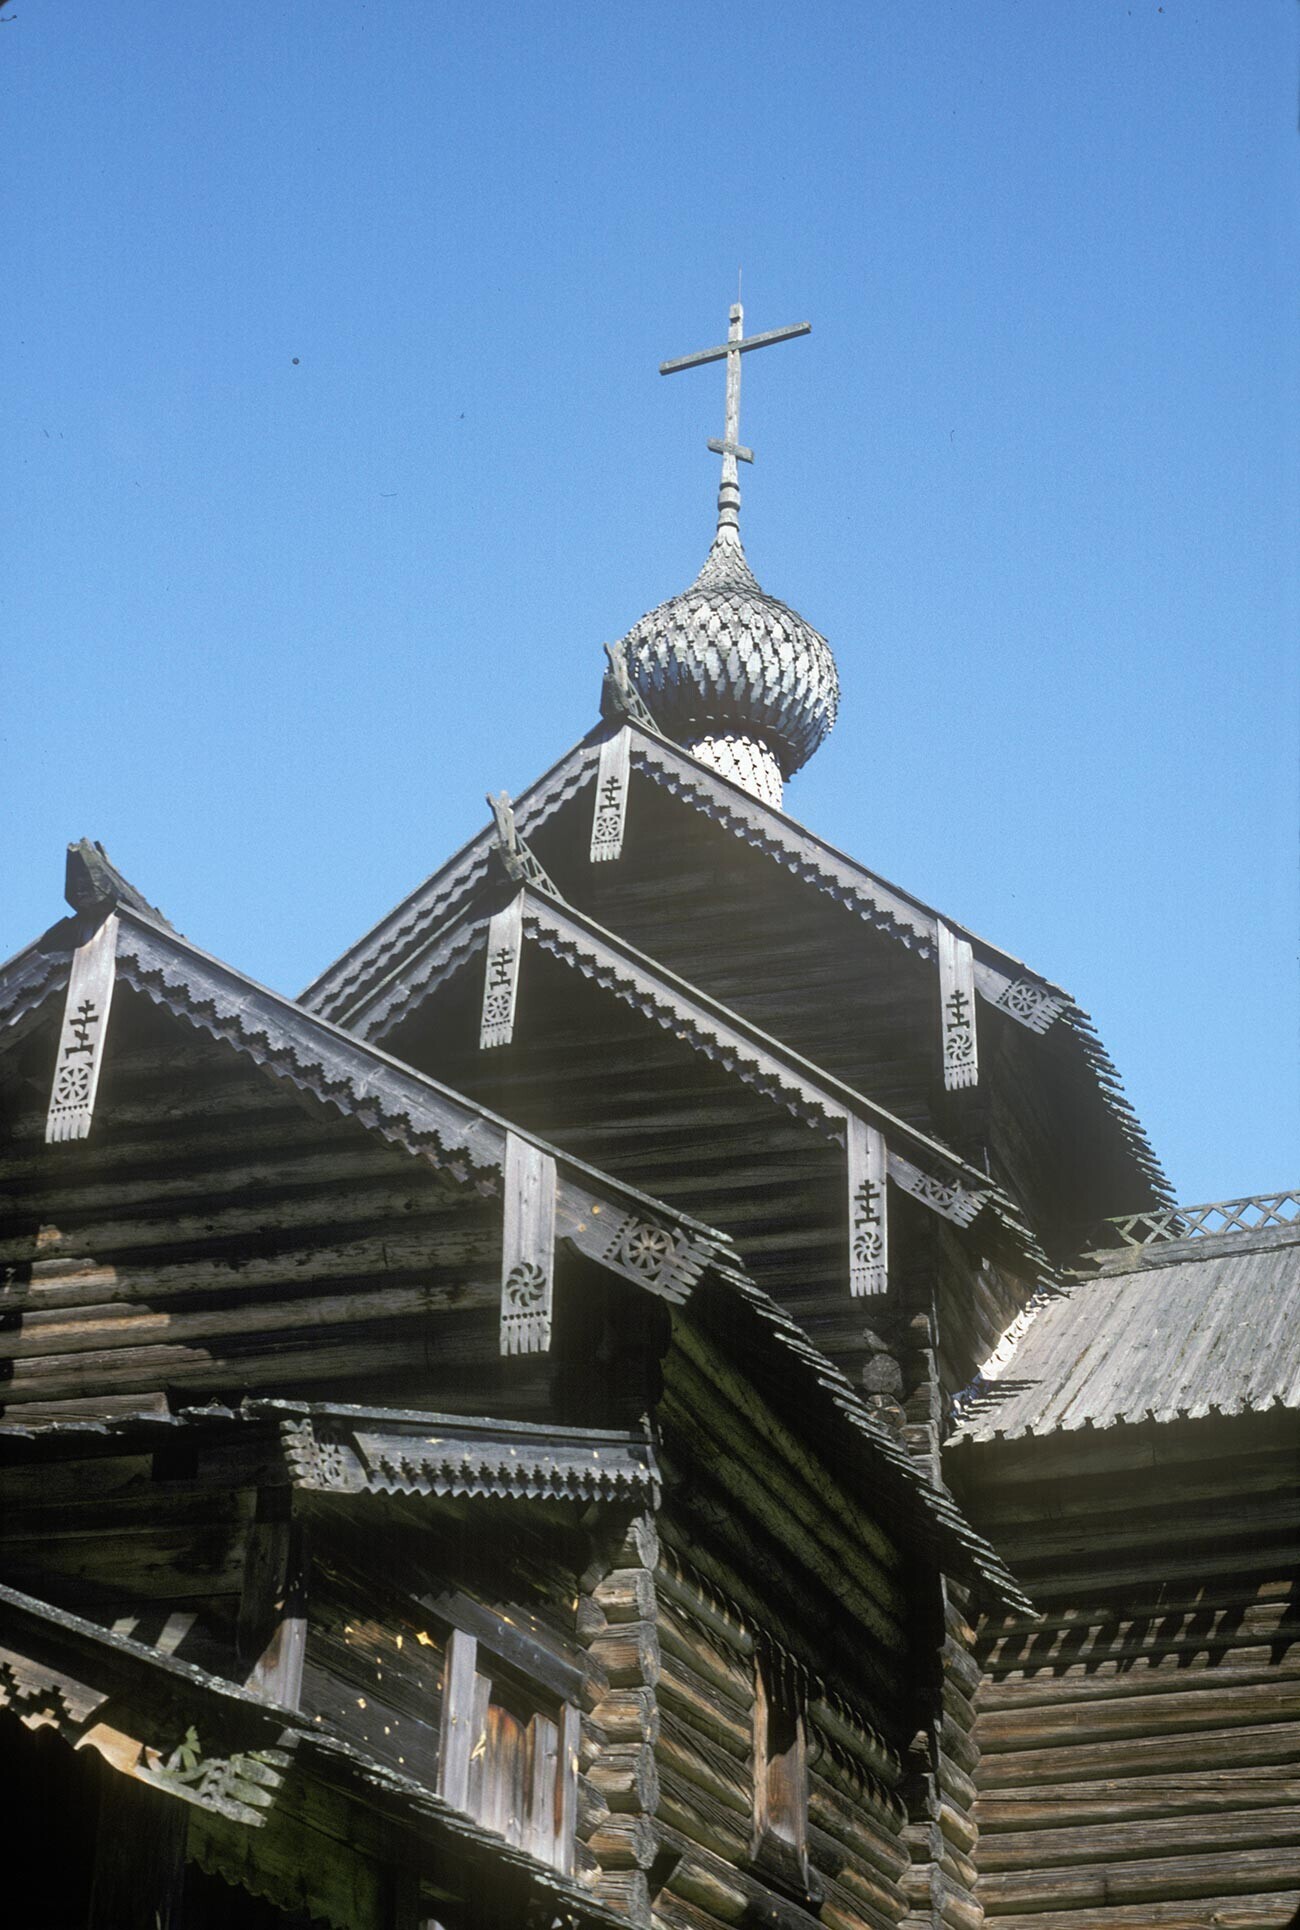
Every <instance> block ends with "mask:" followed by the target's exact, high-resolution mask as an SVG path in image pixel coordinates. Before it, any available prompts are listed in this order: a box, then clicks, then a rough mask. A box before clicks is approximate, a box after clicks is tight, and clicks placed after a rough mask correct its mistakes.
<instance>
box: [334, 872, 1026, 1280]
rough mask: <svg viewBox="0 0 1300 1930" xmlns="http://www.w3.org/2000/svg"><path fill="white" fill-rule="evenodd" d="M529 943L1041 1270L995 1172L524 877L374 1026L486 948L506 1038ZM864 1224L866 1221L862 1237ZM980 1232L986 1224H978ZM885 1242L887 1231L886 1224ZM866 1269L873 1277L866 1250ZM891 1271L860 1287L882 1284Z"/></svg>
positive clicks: (427, 994)
mask: <svg viewBox="0 0 1300 1930" xmlns="http://www.w3.org/2000/svg"><path fill="white" fill-rule="evenodd" d="M529 945H533V946H535V947H536V948H537V949H538V950H540V951H542V952H545V953H547V954H549V955H550V956H551V957H552V958H554V959H556V960H557V961H558V962H559V963H561V964H563V965H565V966H567V967H569V968H570V969H571V970H573V971H575V972H576V973H578V974H579V975H580V976H581V977H582V978H585V979H587V980H589V981H590V982H591V983H593V984H595V985H597V986H599V987H600V988H601V989H603V990H605V991H607V992H609V993H611V994H612V995H613V996H614V997H615V998H617V999H618V1000H619V1001H620V1002H621V1003H622V1004H624V1005H626V1006H628V1007H630V1008H631V1009H632V1010H634V1011H636V1012H638V1013H640V1014H641V1016H642V1017H644V1018H646V1019H648V1020H650V1021H651V1022H652V1023H653V1024H656V1025H658V1026H660V1027H661V1028H663V1029H664V1030H665V1031H668V1032H671V1033H672V1034H673V1036H674V1037H676V1038H678V1039H680V1040H681V1041H682V1042H683V1043H684V1044H687V1045H689V1046H690V1047H691V1048H692V1049H693V1050H694V1051H696V1052H699V1053H701V1054H703V1055H704V1056H705V1057H706V1058H708V1059H710V1060H712V1061H714V1062H715V1063H717V1064H719V1065H721V1066H722V1067H724V1068H725V1069H726V1070H727V1071H728V1072H730V1073H732V1074H733V1075H734V1076H735V1077H736V1078H737V1079H739V1080H740V1081H741V1082H742V1083H743V1084H745V1085H747V1086H749V1087H751V1088H752V1089H753V1090H754V1091H756V1092H759V1093H761V1094H762V1095H763V1096H764V1097H766V1098H767V1099H769V1100H770V1101H771V1102H772V1103H773V1104H774V1105H778V1106H781V1107H783V1108H784V1109H785V1110H786V1111H788V1112H790V1113H791V1114H793V1116H794V1117H795V1118H797V1119H799V1120H801V1121H802V1122H803V1123H804V1124H806V1125H808V1126H810V1127H812V1128H813V1130H815V1131H817V1132H819V1133H820V1134H821V1135H822V1136H823V1137H824V1138H826V1139H829V1140H831V1141H832V1142H833V1143H835V1144H837V1145H840V1146H843V1147H844V1148H845V1149H846V1151H847V1152H848V1154H849V1164H850V1167H851V1168H852V1169H853V1177H852V1179H851V1182H850V1191H851V1194H852V1196H853V1197H854V1198H855V1199H856V1198H857V1196H858V1194H859V1192H860V1190H861V1187H862V1186H863V1185H870V1184H873V1183H874V1184H876V1185H879V1184H881V1183H882V1182H883V1178H884V1176H885V1173H886V1172H887V1175H888V1178H889V1180H890V1181H891V1182H892V1183H893V1184H894V1185H895V1186H898V1187H899V1188H900V1189H901V1190H902V1191H903V1192H905V1193H909V1194H911V1195H912V1196H913V1198H915V1199H917V1200H918V1201H919V1202H920V1203H921V1204H922V1205H923V1206H926V1207H928V1208H929V1209H930V1210H931V1211H932V1212H934V1213H937V1214H938V1215H940V1217H941V1218H943V1219H946V1220H949V1221H951V1222H952V1223H953V1224H954V1225H956V1226H958V1227H969V1228H975V1227H976V1226H977V1223H978V1222H980V1220H981V1216H987V1225H986V1237H985V1239H984V1241H982V1242H981V1244H984V1245H987V1244H988V1234H989V1232H991V1233H992V1238H993V1243H994V1245H995V1246H996V1247H999V1248H1004V1247H1009V1248H1010V1249H1011V1250H1012V1251H1013V1252H1014V1253H1015V1255H1016V1257H1017V1259H1018V1260H1019V1261H1020V1262H1021V1263H1023V1264H1026V1265H1027V1266H1028V1268H1029V1270H1030V1272H1031V1273H1032V1274H1034V1275H1035V1276H1037V1275H1038V1274H1040V1273H1041V1272H1043V1271H1045V1270H1046V1268H1047V1261H1046V1258H1045V1256H1044V1255H1043V1253H1042V1251H1041V1248H1040V1247H1039V1246H1038V1243H1037V1241H1036V1239H1035V1238H1034V1235H1033V1233H1032V1232H1031V1231H1030V1229H1029V1227H1028V1226H1027V1225H1026V1224H1025V1222H1024V1219H1023V1217H1022V1216H1021V1214H1020V1213H1019V1212H1018V1210H1017V1209H1016V1207H1015V1205H1014V1204H1013V1203H1012V1201H1011V1200H1010V1199H1009V1198H1008V1197H1007V1195H1006V1194H1005V1193H1004V1192H1003V1191H1002V1190H1001V1188H999V1187H998V1186H997V1185H996V1183H995V1182H994V1181H993V1180H991V1179H990V1178H989V1177H988V1175H987V1174H985V1173H982V1172H980V1171H979V1170H978V1169H977V1168H976V1167H973V1166H971V1165H969V1164H967V1162H966V1161H965V1160H963V1159H962V1158H960V1156H959V1155H958V1154H956V1153H955V1152H953V1151H952V1150H951V1148H949V1147H947V1146H945V1145H944V1144H943V1143H942V1142H941V1141H939V1140H937V1139H934V1138H932V1137H930V1136H929V1135H928V1134H925V1133H923V1132H921V1131H920V1130H919V1129H918V1128H917V1127H915V1126H912V1125H909V1124H908V1123H907V1122H906V1121H905V1120H902V1119H899V1118H898V1117H897V1116H896V1115H894V1114H893V1113H891V1112H889V1111H887V1110H886V1109H885V1108H884V1107H883V1106H879V1105H877V1104H876V1103H875V1102H874V1101H873V1100H871V1099H869V1098H867V1097H865V1096H864V1095H863V1094H861V1093H859V1092H855V1091H853V1090H852V1089H851V1088H850V1087H848V1086H846V1085H844V1084H843V1083H842V1082H841V1081H840V1080H838V1079H836V1078H835V1077H834V1075H833V1074H830V1073H828V1072H826V1071H824V1070H823V1069H822V1068H820V1067H817V1066H814V1065H812V1064H810V1063H809V1062H808V1061H807V1060H804V1059H802V1058H801V1057H800V1056H799V1055H798V1054H797V1053H795V1052H794V1051H793V1050H792V1049H791V1048H790V1047H788V1046H787V1045H785V1044H784V1043H783V1042H782V1041H780V1040H778V1039H774V1038H771V1037H770V1036H769V1035H768V1034H766V1033H764V1032H762V1031H761V1030H760V1029H759V1028H758V1027H757V1026H755V1025H753V1024H751V1023H750V1022H749V1021H748V1020H747V1019H745V1018H743V1017H742V1016H741V1015H740V1014H738V1013H736V1012H733V1011H730V1010H729V1009H728V1008H727V1007H725V1006H723V1005H721V1004H719V1003H718V1002H717V1001H716V1000H714V999H712V998H710V997H709V996H708V994H707V993H705V992H702V991H700V990H699V988H698V987H696V986H692V985H689V984H687V983H686V981H684V980H683V979H680V978H678V977H677V976H676V975H675V974H674V973H672V972H670V971H668V970H667V969H666V968H665V967H664V966H662V965H660V964H658V962H657V961H655V960H654V959H651V958H647V957H645V956H644V954H642V953H640V952H637V951H635V950H633V948H632V947H631V946H629V945H627V944H626V943H624V941H622V940H621V939H619V938H618V937H617V936H616V935H615V934H613V933H611V932H608V931H605V930H603V929H602V928H601V927H600V926H599V925H597V924H595V922H594V921H593V920H591V919H589V918H587V917H586V916H585V915H584V914H583V913H581V912H579V911H576V910H575V909H574V908H573V907H572V906H570V905H565V904H563V903H557V902H555V901H552V900H548V899H547V898H546V897H544V896H543V895H542V894H540V893H537V892H534V891H532V890H530V889H529V888H528V887H524V888H523V889H522V890H521V891H520V892H519V893H518V894H517V896H516V897H514V898H512V900H511V901H510V904H509V905H508V906H506V907H505V908H504V910H502V911H499V912H496V913H494V914H493V915H492V916H491V918H490V919H488V920H487V921H486V922H485V921H484V920H483V918H482V916H481V915H478V916H476V915H475V914H474V913H473V912H472V911H468V912H467V913H466V914H465V916H464V917H463V918H462V919H461V920H459V921H457V922H455V923H454V924H453V925H452V926H451V928H450V929H444V930H443V931H442V932H441V933H440V934H439V935H438V939H437V942H436V943H434V944H432V945H431V946H430V947H429V948H428V949H427V951H426V952H425V954H424V955H423V957H422V958H421V961H420V966H419V970H418V972H417V971H414V970H413V971H412V972H411V973H410V975H409V977H407V978H406V979H405V980H404V982H403V984H402V986H401V988H400V996H398V993H397V988H394V994H393V999H392V1003H391V1004H390V1005H389V1006H388V1007H387V1008H386V1009H383V1010H382V1012H381V1013H376V1015H375V1019H374V1030H373V1032H372V1035H371V1036H372V1037H376V1038H379V1039H382V1038H384V1037H386V1036H387V1035H389V1034H390V1033H391V1032H393V1030H394V1029H395V1028H396V1027H397V1026H398V1025H399V1024H400V1023H401V1022H402V1021H404V1020H405V1019H407V1018H409V1017H410V1016H411V1014H412V1012H414V1011H415V1010H416V1009H418V1007H419V1006H420V1005H421V1004H423V1003H424V1002H425V1001H426V1000H428V999H430V998H432V997H434V996H436V994H437V992H438V991H439V990H440V989H441V988H442V987H443V986H445V985H447V984H449V983H450V982H451V981H452V980H453V979H454V978H456V977H458V976H459V974H460V973H461V972H462V971H464V970H465V969H467V968H468V967H469V966H470V964H471V963H472V962H474V961H476V960H477V958H478V957H479V955H480V954H482V955H483V958H484V964H483V974H484V976H483V1003H482V1017H481V1022H480V1028H479V1045H480V1048H481V1049H483V1050H493V1049H497V1048H499V1047H502V1046H506V1045H508V1044H509V1043H510V1042H511V1040H512V1038H513V1032H514V1010H515V999H516V996H517V990H518V985H519V982H520V978H521V975H522V974H523V973H524V971H525V970H526V965H525V964H524V954H525V951H526V949H527V947H528V946H529ZM872 1135H874V1137H875V1139H876V1140H878V1141H879V1143H880V1147H881V1153H880V1155H879V1157H880V1159H881V1161H882V1164H881V1171H880V1173H879V1174H869V1173H868V1172H867V1166H868V1165H869V1164H870V1157H871V1156H870V1154H869V1152H868V1147H869V1145H870V1143H871V1140H870V1136H872ZM865 1237H866V1235H865V1232H864V1239H865ZM977 1237H978V1236H977ZM881 1244H882V1245H883V1232H882V1235H881ZM857 1259H858V1260H859V1261H860V1262H861V1270H860V1277H861V1278H862V1279H863V1281H864V1282H865V1281H866V1279H867V1278H868V1277H871V1278H875V1277H876V1276H875V1274H874V1272H873V1273H872V1274H870V1275H868V1273H867V1271H866V1269H867V1268H868V1266H870V1267H872V1268H875V1267H876V1266H878V1265H879V1261H878V1260H876V1259H872V1260H870V1261H868V1260H867V1258H866V1255H865V1252H864V1253H863V1254H861V1255H858V1256H857ZM883 1288H884V1283H883V1279H881V1280H880V1281H879V1284H878V1285H877V1286H875V1287H866V1286H865V1285H864V1287H863V1288H862V1289H861V1290H864V1291H883Z"/></svg>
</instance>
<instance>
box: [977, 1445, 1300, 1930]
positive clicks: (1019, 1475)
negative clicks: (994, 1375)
mask: <svg viewBox="0 0 1300 1930" xmlns="http://www.w3.org/2000/svg"><path fill="white" fill-rule="evenodd" d="M1298 1446H1300V1443H1298V1442H1297V1436H1296V1429H1295V1425H1294V1417H1293V1416H1287V1415H1277V1414H1273V1415H1259V1416H1253V1415H1246V1416H1240V1417H1238V1418H1236V1419H1235V1420H1232V1421H1228V1420H1219V1419H1217V1418H1215V1417H1209V1418H1207V1419H1206V1420H1204V1421H1199V1422H1185V1423H1174V1424H1171V1425H1166V1426H1164V1427H1160V1428H1157V1427H1156V1426H1155V1424H1153V1423H1148V1424H1146V1425H1145V1426H1144V1427H1143V1428H1141V1429H1138V1428H1119V1429H1114V1430H1111V1431H1109V1432H1108V1433H1105V1434H1101V1435H1093V1436H1092V1437H1090V1438H1089V1439H1081V1437H1079V1436H1077V1435H1076V1436H1073V1437H1062V1436H1059V1435H1058V1436H1056V1437H1048V1438H1047V1439H1046V1440H1043V1441H1030V1442H1016V1443H1011V1442H1008V1443H1004V1444H996V1443H995V1444H991V1445H990V1448H989V1449H988V1450H987V1451H986V1450H983V1449H982V1450H981V1451H980V1461H981V1477H980V1489H979V1493H980V1499H981V1504H982V1507H981V1513H982V1525H984V1526H985V1527H986V1528H988V1529H989V1530H990V1531H991V1532H993V1533H994V1534H995V1535H997V1536H998V1539H999V1545H1000V1547H1001V1548H1002V1550H1003V1552H1004V1553H1005V1554H1006V1556H1007V1559H1008V1561H1009V1562H1010V1564H1011V1566H1012V1567H1013V1569H1015V1570H1016V1572H1017V1573H1018V1575H1019V1576H1020V1578H1021V1580H1022V1581H1023V1582H1024V1583H1025V1586H1026V1588H1027V1589H1028V1591H1029V1593H1030V1594H1031V1595H1032V1596H1033V1598H1034V1600H1035V1602H1036V1603H1037V1604H1038V1606H1039V1608H1040V1610H1041V1615H1040V1618H1039V1619H1038V1620H1035V1621H1012V1622H1005V1623H989V1624H986V1625H985V1627H984V1628H983V1629H982V1631H981V1656H982V1662H983V1669H984V1676H983V1681H982V1684H981V1687H980V1691H979V1719H978V1723H977V1725H976V1731H975V1735H976V1740H977V1743H978V1746H979V1751H980V1759H979V1764H978V1768H977V1771H976V1778H977V1782H978V1787H979V1801H978V1805H977V1818H978V1823H979V1829H980V1838H979V1848H978V1867H979V1872H980V1875H979V1885H978V1895H979V1898H980V1901H981V1903H982V1906H983V1909H984V1912H985V1914H986V1917H987V1918H988V1919H989V1920H990V1921H1001V1920H1003V1919H1005V1920H1006V1921H1007V1924H1008V1930H1011V1926H1012V1925H1014V1926H1015V1930H1146V1927H1147V1926H1160V1927H1161V1930H1194V1927H1195V1930H1201V1927H1202V1926H1205V1925H1209V1924H1225V1925H1228V1924H1234V1925H1238V1926H1239V1927H1240V1930H1247V1926H1251V1930H1268V1927H1269V1926H1278V1927H1280V1926H1283V1925H1287V1924H1289V1923H1290V1922H1291V1921H1292V1918H1293V1916H1294V1913H1295V1912H1296V1910H1297V1908H1300V1808H1298V1807H1297V1799H1300V1775H1298V1774H1297V1769H1296V1764H1297V1762H1300V1595H1298V1593H1297V1583H1296V1579H1295V1577H1296V1574H1297V1568H1298V1558H1300V1547H1298V1546H1297V1505H1296V1470H1297V1466H1298V1465H1300V1457H1298V1454H1297V1449H1298Z"/></svg>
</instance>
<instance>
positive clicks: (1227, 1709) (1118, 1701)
mask: <svg viewBox="0 0 1300 1930" xmlns="http://www.w3.org/2000/svg"><path fill="white" fill-rule="evenodd" d="M1296 1721H1300V1676H1291V1677H1289V1678H1285V1679H1283V1680H1280V1681H1279V1680H1276V1679H1275V1680H1271V1681H1270V1680H1265V1681H1263V1682H1249V1683H1240V1684H1234V1685H1232V1686H1229V1687H1226V1688H1220V1687H1219V1686H1218V1685H1217V1683H1210V1682H1204V1681H1202V1682H1199V1683H1197V1684H1196V1686H1195V1687H1192V1686H1191V1685H1190V1684H1189V1685H1188V1686H1186V1687H1184V1686H1182V1682H1181V1680H1180V1683H1179V1686H1178V1688H1176V1689H1175V1688H1173V1687H1172V1685H1171V1686H1170V1689H1169V1691H1168V1693H1166V1694H1164V1695H1146V1696H1134V1695H1119V1696H1095V1697H1092V1696H1087V1695H1085V1696H1082V1697H1080V1698H1079V1699H1078V1700H1077V1701H1069V1702H1055V1703H1035V1704H1032V1705H1031V1706H1030V1707H1028V1708H1007V1707H1005V1706H1004V1707H1003V1708H1001V1709H998V1710H991V1711H990V1712H989V1713H988V1714H986V1715H981V1717H980V1719H979V1725H978V1727H977V1729H976V1731H975V1738H976V1741H977V1742H978V1744H979V1747H980V1750H981V1752H982V1754H983V1755H984V1756H985V1757H988V1756H992V1755H997V1754H1000V1753H1001V1752H1002V1751H1004V1750H1008V1749H1019V1748H1023V1747H1026V1746H1027V1747H1030V1748H1047V1747H1050V1746H1051V1745H1052V1744H1053V1743H1057V1742H1064V1741H1066V1740H1071V1741H1074V1742H1077V1743H1090V1742H1100V1741H1109V1740H1111V1739H1112V1738H1117V1739H1122V1738H1124V1737H1129V1736H1152V1735H1187V1734H1190V1733H1191V1732H1193V1731H1200V1730H1213V1729H1223V1728H1232V1727H1238V1726H1240V1725H1241V1724H1243V1723H1247V1722H1249V1723H1258V1724H1260V1725H1267V1724H1269V1723H1274V1722H1296Z"/></svg>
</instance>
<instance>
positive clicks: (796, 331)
mask: <svg viewBox="0 0 1300 1930" xmlns="http://www.w3.org/2000/svg"><path fill="white" fill-rule="evenodd" d="M811 332H812V323H811V322H796V323H795V324H794V326H793V328H769V329H767V330H766V331H765V332H764V333H763V334H762V335H750V336H746V334H745V311H744V309H743V308H742V307H741V305H740V303H739V302H733V303H732V307H731V317H730V325H729V327H728V329H727V339H726V341H725V342H723V343H721V344H720V345H719V347H717V348H705V349H700V350H699V352H698V353H697V354H695V355H682V356H679V357H678V359H677V360H676V361H675V362H661V363H660V364H659V373H660V375H676V373H677V371H678V370H679V369H693V368H698V367H699V365H700V364H701V363H702V362H720V361H722V359H723V357H724V356H725V357H726V362H727V427H726V433H725V435H724V436H723V438H722V441H721V442H718V441H716V440H714V439H713V438H712V437H711V438H710V440H709V448H710V449H711V450H712V451H713V453H714V455H715V456H721V457H722V481H721V483H720V485H719V487H718V528H719V530H723V529H734V530H735V531H736V532H737V534H739V531H740V472H739V470H738V469H737V468H736V462H737V460H738V459H739V461H741V462H753V460H754V452H753V450H752V449H746V448H745V447H744V446H743V444H742V443H741V440H740V358H741V356H742V355H747V354H748V353H749V351H750V349H753V348H768V347H769V346H770V345H771V344H772V343H773V342H788V341H789V340H790V339H791V337H792V336H795V335H808V334H810V333H811Z"/></svg>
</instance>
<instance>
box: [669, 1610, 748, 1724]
mask: <svg viewBox="0 0 1300 1930" xmlns="http://www.w3.org/2000/svg"><path fill="white" fill-rule="evenodd" d="M658 1627H659V1640H660V1643H661V1646H662V1649H663V1652H664V1654H665V1655H671V1656H672V1657H673V1658H674V1660H675V1661H676V1663H677V1670H678V1674H679V1676H682V1677H691V1678H694V1679H695V1680H696V1681H698V1682H699V1683H700V1684H701V1686H702V1687H703V1688H704V1689H705V1690H706V1691H707V1693H708V1694H710V1695H712V1696H714V1697H716V1698H717V1699H718V1700H719V1701H720V1702H721V1703H723V1704H725V1705H726V1706H727V1707H728V1708H729V1709H731V1710H732V1711H733V1712H734V1716H735V1719H736V1720H738V1721H740V1722H742V1723H746V1724H747V1723H748V1720H749V1711H750V1709H751V1708H752V1706H753V1702H754V1665H753V1663H752V1662H741V1663H738V1662H736V1661H735V1660H734V1659H733V1658H732V1657H731V1656H730V1655H729V1654H728V1653H727V1652H725V1651H724V1650H722V1649H720V1648H718V1647H716V1646H715V1645H714V1644H713V1643H712V1642H711V1641H709V1639H708V1637H707V1636H704V1635H701V1634H700V1632H699V1631H698V1630H697V1629H694V1628H692V1627H691V1625H690V1623H689V1622H688V1621H687V1620H686V1619H685V1617H684V1616H683V1615H679V1614H677V1613H675V1612H674V1611H673V1609H672V1608H671V1607H670V1606H669V1605H668V1604H666V1603H661V1604H660V1609H659V1619H658Z"/></svg>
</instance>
